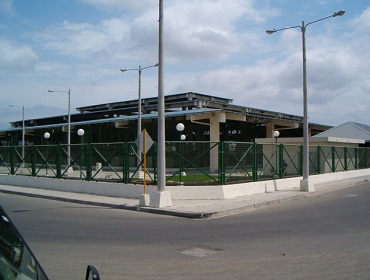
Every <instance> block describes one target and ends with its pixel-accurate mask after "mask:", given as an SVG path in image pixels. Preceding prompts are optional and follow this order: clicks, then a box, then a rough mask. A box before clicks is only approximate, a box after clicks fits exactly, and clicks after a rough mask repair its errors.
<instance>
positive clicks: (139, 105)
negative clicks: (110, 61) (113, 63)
mask: <svg viewBox="0 0 370 280" xmlns="http://www.w3.org/2000/svg"><path fill="white" fill-rule="evenodd" d="M157 66H158V63H157V64H154V65H150V66H147V67H143V68H141V65H139V68H131V69H126V68H125V69H120V71H121V72H127V71H138V73H139V85H138V109H137V111H138V121H137V137H139V136H140V133H141V72H142V71H143V70H144V69H148V68H152V67H157Z"/></svg>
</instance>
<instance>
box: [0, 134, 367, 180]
mask: <svg viewBox="0 0 370 280" xmlns="http://www.w3.org/2000/svg"><path fill="white" fill-rule="evenodd" d="M302 154H303V147H302V145H286V144H257V143H243V142H198V141H195V142H189V141H172V142H166V181H167V185H179V186H181V185H225V184H234V183H243V182H255V181H262V180H271V179H278V178H289V177H298V176H302V170H303V167H302V166H303V157H302ZM309 164H310V174H311V175H314V174H324V173H333V172H339V171H349V170H356V169H364V168H369V167H370V149H369V148H362V147H361V148H358V147H332V146H310V149H309ZM0 174H11V175H23V176H37V177H49V178H59V179H60V178H64V179H78V180H86V181H107V182H121V183H134V184H143V183H144V178H145V181H146V183H147V184H156V181H157V146H156V143H154V144H153V145H152V147H151V148H150V149H149V151H148V152H147V153H146V154H145V157H144V155H143V154H142V152H141V151H140V150H139V148H138V147H137V146H136V145H135V143H132V142H119V143H98V144H74V145H71V146H70V153H68V146H67V145H63V144H59V145H37V146H25V147H24V149H22V147H21V146H13V147H9V146H2V147H0Z"/></svg>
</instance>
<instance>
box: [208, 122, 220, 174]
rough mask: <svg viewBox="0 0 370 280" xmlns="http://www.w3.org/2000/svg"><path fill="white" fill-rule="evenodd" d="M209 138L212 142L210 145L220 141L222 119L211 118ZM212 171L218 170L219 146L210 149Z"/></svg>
mask: <svg viewBox="0 0 370 280" xmlns="http://www.w3.org/2000/svg"><path fill="white" fill-rule="evenodd" d="M209 140H210V142H211V144H210V147H213V146H214V143H215V142H219V141H220V121H219V119H218V118H215V117H214V118H211V119H210V126H209ZM209 160H210V165H209V167H210V172H218V147H214V148H213V149H212V150H211V151H210V159H209Z"/></svg>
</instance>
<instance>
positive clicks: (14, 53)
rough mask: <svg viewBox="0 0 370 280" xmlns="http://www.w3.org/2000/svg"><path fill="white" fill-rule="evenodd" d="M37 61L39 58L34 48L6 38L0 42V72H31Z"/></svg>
mask: <svg viewBox="0 0 370 280" xmlns="http://www.w3.org/2000/svg"><path fill="white" fill-rule="evenodd" d="M37 60H38V56H37V54H36V53H35V52H34V51H33V50H32V48H30V47H28V46H26V45H18V44H14V43H12V42H11V41H9V40H7V39H4V38H2V39H1V40H0V70H7V71H9V70H17V71H23V70H29V69H31V68H33V67H34V65H35V62H36V61H37Z"/></svg>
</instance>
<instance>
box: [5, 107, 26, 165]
mask: <svg viewBox="0 0 370 280" xmlns="http://www.w3.org/2000/svg"><path fill="white" fill-rule="evenodd" d="M9 107H12V108H22V166H23V164H24V156H25V154H24V145H25V139H24V138H25V128H24V106H16V105H9Z"/></svg>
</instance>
